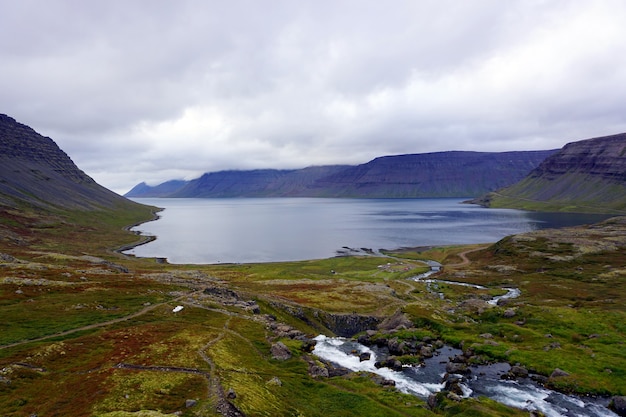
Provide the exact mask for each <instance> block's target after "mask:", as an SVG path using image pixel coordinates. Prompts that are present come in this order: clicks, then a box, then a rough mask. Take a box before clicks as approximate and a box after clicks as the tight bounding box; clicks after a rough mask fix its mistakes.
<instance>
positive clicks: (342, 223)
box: [126, 198, 607, 264]
mask: <svg viewBox="0 0 626 417" xmlns="http://www.w3.org/2000/svg"><path fill="white" fill-rule="evenodd" d="M134 200H135V201H137V202H140V203H144V204H149V205H153V206H157V207H161V208H164V210H163V211H162V212H160V213H159V216H160V218H159V220H156V221H152V222H148V223H144V224H142V225H140V226H138V227H136V228H134V229H133V230H136V231H139V232H141V233H142V234H144V235H151V236H156V237H157V239H156V240H154V241H152V242H150V243H148V244H145V245H141V246H138V247H135V248H133V249H131V250H129V251H127V252H126V253H127V254H132V255H135V256H141V257H160V258H167V260H168V261H169V262H171V263H175V264H182V263H196V264H209V263H237V262H241V263H251V262H274V261H293V260H305V259H320V258H328V257H332V256H335V255H337V253H338V251H345V248H355V249H361V248H367V249H372V250H374V251H376V250H379V249H396V248H400V247H417V246H434V245H453V244H469V243H488V242H495V241H497V240H499V239H501V238H503V237H504V236H507V235H510V234H514V233H520V232H526V231H531V230H536V229H540V228H548V227H563V226H570V225H578V224H588V223H595V222H597V221H600V220H602V219H604V218H606V217H607V216H601V215H581V214H571V213H558V214H557V213H534V212H525V211H520V210H509V209H485V208H483V207H479V206H475V205H470V204H462V201H463V199H458V198H455V199H450V198H441V199H334V198H224V199H221V198H211V199H200V198H141V199H134Z"/></svg>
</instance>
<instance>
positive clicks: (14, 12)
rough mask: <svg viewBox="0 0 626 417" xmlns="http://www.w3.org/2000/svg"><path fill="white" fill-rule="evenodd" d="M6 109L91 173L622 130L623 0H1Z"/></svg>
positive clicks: (176, 170)
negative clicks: (50, 140)
mask: <svg viewBox="0 0 626 417" xmlns="http://www.w3.org/2000/svg"><path fill="white" fill-rule="evenodd" d="M0 34H1V36H0V113H6V114H8V115H9V116H11V117H13V118H15V119H16V120H17V121H18V122H21V123H24V124H27V125H29V126H31V127H32V128H34V129H35V130H36V131H38V132H39V133H41V134H43V135H45V136H49V137H51V138H52V139H53V140H54V141H55V142H56V143H57V144H58V145H59V146H60V147H61V148H62V149H63V150H64V151H65V152H66V153H67V154H69V156H70V157H71V158H72V159H73V160H74V162H76V164H77V165H78V166H79V167H80V168H81V169H82V170H83V171H85V172H86V173H87V174H88V175H90V176H91V177H93V178H94V179H95V180H96V181H98V182H99V183H100V184H102V185H104V186H106V187H108V188H110V189H112V190H114V191H116V192H119V193H125V192H127V191H128V190H129V189H130V188H132V187H133V186H134V185H135V184H137V183H139V182H141V181H146V182H148V183H149V184H157V183H160V182H163V181H165V180H168V179H182V178H184V179H192V178H196V177H198V176H199V175H201V174H202V173H203V172H210V171H218V170H224V169H252V168H303V167H306V166H310V165H326V164H358V163H364V162H367V161H369V160H371V159H373V158H374V157H377V156H383V155H394V154H402V153H424V152H435V151H445V150H475V151H509V150H539V149H553V148H560V147H562V146H563V145H564V144H566V143H568V142H572V141H576V140H580V139H585V138H590V137H595V136H603V135H609V134H614V133H621V132H625V131H626V1H624V0H613V1H612V0H607V1H603V0H597V1H596V0H572V1H567V0H563V1H561V0H550V1H541V0H519V1H516V0H506V1H503V0H451V1H446V0H389V1H380V0H373V1H369V0H354V1H352V0H345V1H344V0H328V1H326V0H284V1H281V0H249V1H243V0H227V1H226V0H220V1H217V0H196V1H193V0H168V1H158V0H145V1H141V0H138V1H132V0H120V1H117V0H99V1H97V0H93V1H84V0H74V1H70V0H65V1H63V0H20V1H15V0H0Z"/></svg>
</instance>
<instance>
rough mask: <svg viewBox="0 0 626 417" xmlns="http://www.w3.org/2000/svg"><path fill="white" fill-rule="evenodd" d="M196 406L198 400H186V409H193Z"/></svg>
mask: <svg viewBox="0 0 626 417" xmlns="http://www.w3.org/2000/svg"><path fill="white" fill-rule="evenodd" d="M196 404H198V401H196V400H186V401H185V408H191V407H193V406H195V405H196Z"/></svg>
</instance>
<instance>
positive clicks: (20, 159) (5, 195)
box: [0, 114, 134, 210]
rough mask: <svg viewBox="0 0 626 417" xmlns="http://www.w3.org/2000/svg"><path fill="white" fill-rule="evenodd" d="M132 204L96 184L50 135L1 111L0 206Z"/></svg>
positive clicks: (76, 206)
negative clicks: (45, 135)
mask: <svg viewBox="0 0 626 417" xmlns="http://www.w3.org/2000/svg"><path fill="white" fill-rule="evenodd" d="M124 204H134V203H131V202H130V201H129V200H127V199H125V198H123V197H121V196H119V195H117V194H115V193H114V192H112V191H110V190H108V189H106V188H104V187H102V186H100V185H98V184H97V183H96V182H95V181H94V180H93V179H92V178H90V177H89V176H87V175H86V174H85V173H84V172H83V171H81V170H80V169H79V168H78V167H77V166H76V165H75V164H74V162H72V160H71V159H70V158H69V157H68V156H67V154H65V152H63V151H62V150H61V149H60V148H59V147H58V146H57V144H56V143H54V141H53V140H52V139H50V138H47V137H44V136H42V135H40V134H38V133H37V132H35V131H34V130H33V129H31V128H30V127H28V126H26V125H23V124H21V123H18V122H16V121H15V120H14V119H12V118H11V117H9V116H6V115H4V114H0V207H1V206H5V207H11V208H21V207H25V206H30V207H39V208H46V209H52V208H60V209H81V210H92V209H97V208H113V207H117V206H119V205H124Z"/></svg>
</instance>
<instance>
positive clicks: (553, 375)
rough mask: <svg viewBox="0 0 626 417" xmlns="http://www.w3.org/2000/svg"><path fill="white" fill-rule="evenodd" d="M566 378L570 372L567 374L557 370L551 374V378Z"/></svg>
mask: <svg viewBox="0 0 626 417" xmlns="http://www.w3.org/2000/svg"><path fill="white" fill-rule="evenodd" d="M564 376H569V373H568V372H565V371H564V370H562V369H559V368H556V369H555V370H554V371H552V373H551V374H550V378H561V377H564Z"/></svg>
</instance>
